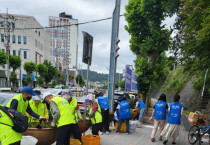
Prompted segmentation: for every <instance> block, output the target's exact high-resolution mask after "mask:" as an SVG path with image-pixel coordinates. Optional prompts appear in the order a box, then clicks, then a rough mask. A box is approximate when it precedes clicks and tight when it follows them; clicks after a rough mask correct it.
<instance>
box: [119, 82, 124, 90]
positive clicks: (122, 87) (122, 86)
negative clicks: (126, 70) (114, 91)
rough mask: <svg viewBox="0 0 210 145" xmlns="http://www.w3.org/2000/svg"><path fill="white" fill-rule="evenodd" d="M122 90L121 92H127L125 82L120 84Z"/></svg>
mask: <svg viewBox="0 0 210 145" xmlns="http://www.w3.org/2000/svg"><path fill="white" fill-rule="evenodd" d="M120 88H121V90H125V80H123V81H121V82H120Z"/></svg>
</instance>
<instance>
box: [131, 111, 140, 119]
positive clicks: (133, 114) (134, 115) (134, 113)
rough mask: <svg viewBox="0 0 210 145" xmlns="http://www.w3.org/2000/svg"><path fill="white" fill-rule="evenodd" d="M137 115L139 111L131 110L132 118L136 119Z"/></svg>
mask: <svg viewBox="0 0 210 145" xmlns="http://www.w3.org/2000/svg"><path fill="white" fill-rule="evenodd" d="M137 115H138V113H137V112H131V120H134V119H135V118H136V116H137Z"/></svg>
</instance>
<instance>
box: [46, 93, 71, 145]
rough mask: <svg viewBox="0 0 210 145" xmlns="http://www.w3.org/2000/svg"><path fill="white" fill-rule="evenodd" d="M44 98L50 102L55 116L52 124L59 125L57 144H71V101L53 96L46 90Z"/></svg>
mask: <svg viewBox="0 0 210 145" xmlns="http://www.w3.org/2000/svg"><path fill="white" fill-rule="evenodd" d="M42 98H43V101H44V102H46V103H48V104H50V110H51V113H52V116H53V121H52V123H51V126H52V127H55V126H57V139H56V145H69V144H70V135H71V122H72V119H71V118H70V116H71V111H70V110H71V107H70V104H69V102H68V101H67V100H66V99H64V98H62V97H57V96H53V95H52V93H51V92H45V93H44V94H43V95H42Z"/></svg>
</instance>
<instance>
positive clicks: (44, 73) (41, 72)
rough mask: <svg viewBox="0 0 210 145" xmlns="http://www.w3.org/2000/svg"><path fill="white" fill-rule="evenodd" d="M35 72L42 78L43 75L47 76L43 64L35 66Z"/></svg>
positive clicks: (46, 69)
mask: <svg viewBox="0 0 210 145" xmlns="http://www.w3.org/2000/svg"><path fill="white" fill-rule="evenodd" d="M37 72H38V73H39V75H40V76H41V77H42V78H44V76H45V75H47V73H48V68H47V66H46V65H44V64H38V65H37Z"/></svg>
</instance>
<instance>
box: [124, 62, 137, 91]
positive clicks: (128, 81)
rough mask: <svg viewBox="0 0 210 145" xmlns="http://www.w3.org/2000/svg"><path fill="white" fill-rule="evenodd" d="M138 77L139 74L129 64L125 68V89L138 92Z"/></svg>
mask: <svg viewBox="0 0 210 145" xmlns="http://www.w3.org/2000/svg"><path fill="white" fill-rule="evenodd" d="M137 78H138V75H137V74H136V73H135V72H134V71H133V70H132V69H130V67H129V65H126V68H125V90H128V91H133V92H137V91H138V87H137Z"/></svg>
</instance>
